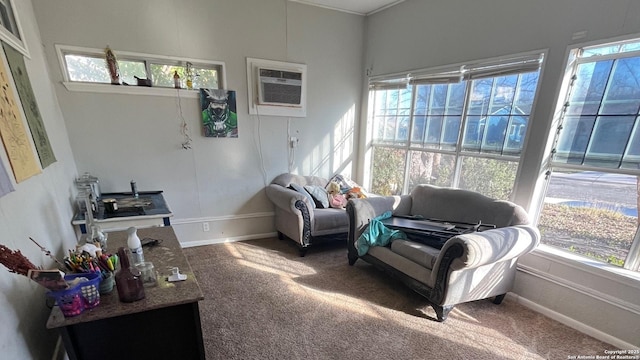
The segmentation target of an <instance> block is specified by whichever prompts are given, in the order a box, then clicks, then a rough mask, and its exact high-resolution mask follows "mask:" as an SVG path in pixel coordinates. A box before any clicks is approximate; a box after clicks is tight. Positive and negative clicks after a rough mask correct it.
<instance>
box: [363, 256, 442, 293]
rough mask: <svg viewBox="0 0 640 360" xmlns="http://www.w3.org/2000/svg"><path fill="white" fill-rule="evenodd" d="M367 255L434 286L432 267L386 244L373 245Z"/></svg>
mask: <svg viewBox="0 0 640 360" xmlns="http://www.w3.org/2000/svg"><path fill="white" fill-rule="evenodd" d="M367 255H370V256H372V257H374V258H376V259H378V260H380V261H382V262H383V263H385V264H387V265H389V266H391V267H393V268H394V269H396V270H399V271H400V272H402V273H404V274H406V275H408V276H410V277H412V278H414V279H415V280H417V281H419V282H421V283H423V284H425V285H427V286H430V287H433V285H434V282H433V279H432V278H431V269H427V268H426V267H424V266H422V265H418V263H416V262H413V261H411V260H409V259H407V258H406V257H404V256H400V255H398V254H396V253H394V252H393V251H391V249H389V248H388V247H386V246H372V247H371V248H370V249H369V252H367Z"/></svg>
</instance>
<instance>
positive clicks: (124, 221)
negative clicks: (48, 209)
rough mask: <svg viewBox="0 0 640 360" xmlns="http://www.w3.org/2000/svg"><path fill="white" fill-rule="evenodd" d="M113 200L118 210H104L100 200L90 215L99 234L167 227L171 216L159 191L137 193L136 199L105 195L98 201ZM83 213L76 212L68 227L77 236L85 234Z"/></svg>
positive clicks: (126, 196) (127, 194)
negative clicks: (74, 228) (73, 227)
mask: <svg viewBox="0 0 640 360" xmlns="http://www.w3.org/2000/svg"><path fill="white" fill-rule="evenodd" d="M108 198H112V199H115V200H116V201H117V203H118V206H119V209H118V210H117V211H115V212H113V213H108V212H106V211H105V208H104V205H103V204H102V201H98V211H97V212H96V214H95V215H94V219H95V222H96V223H97V224H98V225H100V228H101V229H102V230H103V231H117V230H125V229H127V228H128V227H130V226H135V227H138V228H140V227H149V226H169V225H171V222H170V220H169V218H170V217H172V216H173V213H172V212H171V209H170V208H169V205H168V204H167V202H166V200H165V199H164V196H163V195H162V191H141V192H140V193H139V195H138V197H137V198H134V197H133V195H132V194H131V193H130V192H121V193H105V194H102V196H101V199H108ZM84 215H85V214H83V213H80V212H76V214H75V215H74V217H73V220H71V224H73V225H74V226H76V233H77V235H80V234H85V233H86V232H87V227H86V219H85V218H84Z"/></svg>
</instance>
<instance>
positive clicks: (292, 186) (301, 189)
mask: <svg viewBox="0 0 640 360" xmlns="http://www.w3.org/2000/svg"><path fill="white" fill-rule="evenodd" d="M289 188H290V189H292V190H295V191H297V192H299V193H300V194H302V195H304V196H306V197H307V199H309V202H311V206H313V207H314V208H315V207H316V202H315V201H314V200H313V197H312V196H311V194H309V193H308V192H307V190H305V189H304V187H302V185H298V184H294V183H291V184H289Z"/></svg>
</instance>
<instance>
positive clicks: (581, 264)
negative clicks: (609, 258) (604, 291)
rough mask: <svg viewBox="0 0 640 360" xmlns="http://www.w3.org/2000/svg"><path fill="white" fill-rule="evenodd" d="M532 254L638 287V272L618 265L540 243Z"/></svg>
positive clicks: (639, 280)
mask: <svg viewBox="0 0 640 360" xmlns="http://www.w3.org/2000/svg"><path fill="white" fill-rule="evenodd" d="M533 255H534V256H539V257H541V258H544V259H547V260H550V261H553V262H556V263H562V264H564V265H566V266H570V267H572V268H574V269H578V270H581V271H584V272H586V273H589V274H592V275H595V276H598V277H603V278H606V279H609V280H612V281H616V282H619V283H622V284H625V285H628V286H631V287H635V288H640V273H638V272H635V271H631V270H627V269H625V268H622V267H619V266H615V265H610V264H606V263H603V262H599V261H596V260H592V259H589V258H587V257H583V256H579V255H576V254H573V253H571V252H569V251H564V250H561V249H557V248H554V247H553V246H548V245H544V244H540V246H538V248H537V249H536V250H534V251H533Z"/></svg>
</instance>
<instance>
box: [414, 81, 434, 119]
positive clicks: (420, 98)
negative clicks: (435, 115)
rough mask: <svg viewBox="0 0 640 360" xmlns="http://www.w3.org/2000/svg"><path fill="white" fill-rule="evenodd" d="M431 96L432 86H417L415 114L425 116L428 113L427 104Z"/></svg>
mask: <svg viewBox="0 0 640 360" xmlns="http://www.w3.org/2000/svg"><path fill="white" fill-rule="evenodd" d="M430 94H431V85H418V86H416V104H415V109H414V110H413V111H414V114H416V115H425V114H426V113H427V104H428V103H429V96H430Z"/></svg>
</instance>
